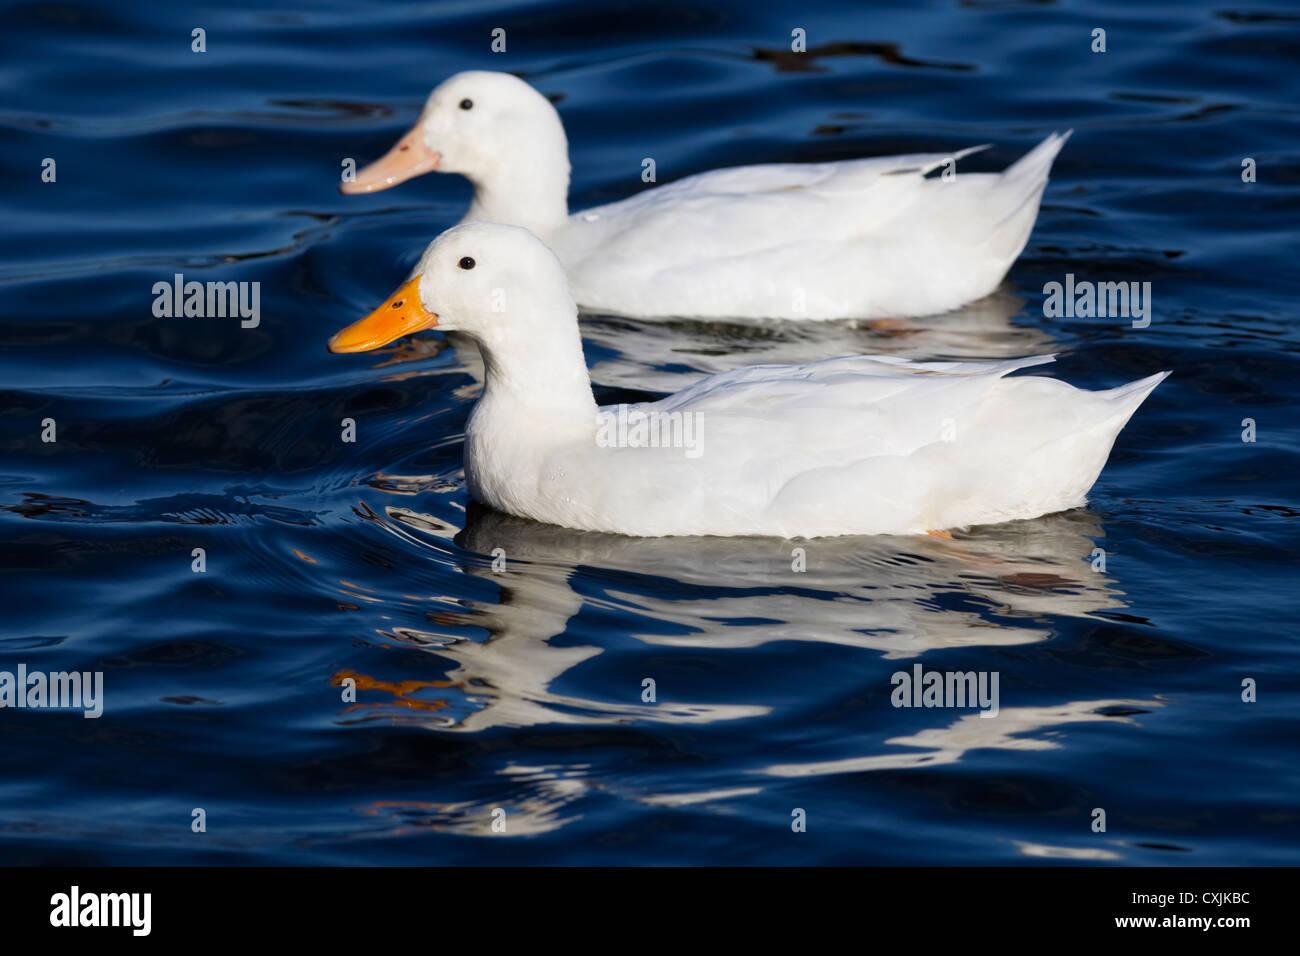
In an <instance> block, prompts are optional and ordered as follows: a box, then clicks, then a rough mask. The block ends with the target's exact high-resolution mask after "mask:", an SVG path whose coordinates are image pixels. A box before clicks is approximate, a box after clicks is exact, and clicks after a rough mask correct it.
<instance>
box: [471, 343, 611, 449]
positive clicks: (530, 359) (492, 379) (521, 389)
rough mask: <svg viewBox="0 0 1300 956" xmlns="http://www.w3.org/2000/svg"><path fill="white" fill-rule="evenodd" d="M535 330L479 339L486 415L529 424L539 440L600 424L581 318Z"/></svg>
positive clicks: (583, 431) (577, 433)
mask: <svg viewBox="0 0 1300 956" xmlns="http://www.w3.org/2000/svg"><path fill="white" fill-rule="evenodd" d="M531 328H532V329H533V330H535V334H531V335H528V336H526V337H520V338H514V339H512V340H510V341H507V342H500V343H489V342H480V345H479V348H480V351H481V352H482V354H483V371H484V382H483V397H482V399H481V400H480V404H481V408H482V411H483V413H484V414H488V415H492V416H496V415H503V416H506V417H507V419H508V420H510V421H511V422H512V423H515V424H519V423H529V424H530V425H531V426H533V427H535V428H536V429H537V432H536V436H535V437H536V438H538V439H539V440H552V439H554V438H556V437H576V436H580V435H584V434H586V433H588V432H591V431H593V430H594V429H595V427H596V399H595V398H594V397H593V396H592V394H591V378H590V376H589V375H588V374H587V364H586V361H585V360H584V358H583V354H582V337H581V335H580V334H579V332H578V323H577V321H576V320H575V321H572V322H571V323H569V324H568V326H567V327H566V328H564V329H545V328H542V327H540V326H531Z"/></svg>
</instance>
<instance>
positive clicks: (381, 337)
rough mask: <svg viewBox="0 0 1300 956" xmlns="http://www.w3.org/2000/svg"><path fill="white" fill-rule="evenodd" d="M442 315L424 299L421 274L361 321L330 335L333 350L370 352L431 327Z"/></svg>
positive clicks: (330, 346) (331, 349)
mask: <svg viewBox="0 0 1300 956" xmlns="http://www.w3.org/2000/svg"><path fill="white" fill-rule="evenodd" d="M437 324H438V316H437V315H435V314H434V313H432V312H430V311H429V310H428V309H426V308H425V307H424V305H423V304H422V303H421V302H420V277H419V276H418V275H417V276H415V277H414V278H412V279H410V280H409V281H408V282H406V283H404V284H403V285H402V287H401V288H400V289H398V290H397V291H396V292H394V293H393V294H392V295H390V296H389V297H388V301H387V302H385V303H384V304H383V305H381V306H380V307H379V308H377V309H375V311H373V312H371V313H370V314H369V315H368V316H366V317H365V318H364V319H362V320H361V321H360V322H354V323H352V324H351V325H349V326H348V327H347V328H346V329H344V330H343V331H341V332H339V333H338V334H336V335H335V336H334V337H333V338H332V339H330V344H329V349H330V351H331V352H369V351H370V350H371V349H377V348H379V347H380V346H381V345H387V344H388V343H389V342H392V341H394V340H395V339H400V338H401V337H402V336H403V335H410V334H411V333H412V332H419V331H420V330H421V329H431V328H433V327H434V326H436V325H437Z"/></svg>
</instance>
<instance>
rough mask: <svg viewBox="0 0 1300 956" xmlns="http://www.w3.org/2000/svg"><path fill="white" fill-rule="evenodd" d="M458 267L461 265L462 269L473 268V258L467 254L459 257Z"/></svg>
mask: <svg viewBox="0 0 1300 956" xmlns="http://www.w3.org/2000/svg"><path fill="white" fill-rule="evenodd" d="M460 267H461V268H462V269H473V268H474V260H473V259H471V258H470V257H469V256H466V257H465V258H464V259H461V260H460Z"/></svg>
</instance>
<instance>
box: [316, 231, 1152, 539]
mask: <svg viewBox="0 0 1300 956" xmlns="http://www.w3.org/2000/svg"><path fill="white" fill-rule="evenodd" d="M433 327H436V328H440V329H450V330H457V331H460V332H464V333H466V334H468V335H469V336H470V337H472V338H474V339H475V340H476V341H477V343H478V345H479V348H480V350H481V352H482V353H483V360H484V368H485V372H486V381H485V383H484V388H483V395H482V397H481V398H480V399H479V401H478V402H477V404H476V405H475V407H474V410H473V411H472V413H471V414H470V418H469V423H468V425H467V427H466V435H465V476H466V479H467V484H468V487H469V491H470V494H471V495H472V496H473V497H474V498H476V499H478V500H479V501H481V502H483V503H485V504H487V505H490V506H491V507H494V508H497V509H498V510H501V511H505V512H509V513H511V514H516V515H521V516H523V517H526V518H533V519H535V520H538V521H544V522H548V523H550V524H558V525H565V526H567V527H570V528H579V529H585V530H591V531H608V532H615V533H622V534H629V535H649V536H658V535H688V534H690V535H706V534H715V535H778V536H784V537H816V536H823V535H841V534H873V533H882V534H883V533H896V534H906V533H913V532H921V531H931V530H936V529H946V528H953V527H958V526H965V525H972V524H981V523H985V522H994V521H1006V520H1010V519H1014V518H1032V517H1035V516H1037V515H1041V514H1045V513H1047V512H1053V511H1061V510H1064V509H1067V508H1074V507H1077V506H1079V505H1082V504H1084V501H1085V499H1084V495H1085V494H1086V492H1087V491H1088V489H1089V487H1090V486H1091V485H1092V483H1093V482H1094V481H1095V480H1096V478H1097V475H1098V474H1099V473H1100V471H1101V468H1102V466H1103V465H1104V464H1105V463H1106V458H1107V455H1108V454H1109V453H1110V448H1111V445H1112V443H1113V442H1114V440H1115V436H1116V435H1117V434H1118V433H1119V430H1120V429H1121V428H1122V427H1123V426H1124V423H1125V422H1127V421H1128V419H1129V416H1130V415H1132V414H1133V412H1134V410H1135V409H1136V408H1137V407H1138V405H1140V404H1141V403H1142V400H1143V399H1144V398H1146V396H1147V395H1148V394H1150V392H1151V390H1152V389H1153V388H1155V386H1156V385H1157V384H1158V383H1159V382H1160V381H1161V380H1162V379H1163V378H1164V377H1165V374H1167V373H1161V374H1158V375H1152V376H1150V377H1148V378H1145V379H1142V380H1141V381H1138V382H1132V383H1130V384H1128V385H1125V386H1122V387H1120V388H1115V389H1110V390H1108V391H1099V392H1089V391H1084V390H1081V389H1077V388H1074V387H1072V386H1070V385H1067V384H1065V383H1064V382H1059V381H1056V380H1054V379H1049V378H1041V377H1028V378H1009V379H1008V378H1003V376H1004V375H1006V374H1007V373H1008V372H1011V371H1013V370H1015V369H1018V368H1024V367H1026V366H1030V365H1037V364H1040V363H1042V362H1047V361H1050V360H1051V356H1040V357H1036V358H1025V359H1013V360H1007V361H999V362H909V361H907V360H906V359H900V358H892V357H878V358H871V357H867V356H850V357H847V358H838V359H828V360H826V361H822V362H815V363H813V364H810V365H793V366H781V365H759V366H754V367H751V368H745V369H737V370H734V371H730V372H723V373H721V374H718V375H712V376H709V377H707V378H705V379H703V380H701V381H700V382H698V383H696V384H695V385H692V386H691V387H689V388H687V389H684V390H683V391H680V392H678V393H676V394H674V395H671V396H669V397H668V398H665V399H662V400H661V401H658V402H646V403H641V404H638V405H632V406H623V409H624V410H625V413H626V414H625V421H627V422H629V423H630V424H631V423H634V422H635V421H642V422H654V423H655V424H656V425H657V426H659V427H658V428H656V429H655V430H654V432H653V434H655V435H657V436H659V437H660V439H661V441H662V440H663V439H664V438H667V439H668V441H667V442H666V444H668V445H673V444H674V439H675V440H676V441H675V444H676V447H647V446H646V444H645V442H648V441H650V440H651V438H650V435H651V432H649V431H642V432H640V433H638V432H637V431H636V429H635V425H632V427H630V428H629V429H627V430H626V431H622V432H615V431H614V430H613V429H612V428H611V426H610V421H611V418H610V416H611V415H612V416H614V419H615V420H617V416H618V414H619V409H618V408H613V407H607V408H605V409H597V407H596V403H595V401H594V399H593V398H592V392H591V382H590V379H589V378H588V375H587V368H586V365H585V364H584V361H583V353H582V340H581V338H580V336H579V334H578V323H577V309H576V307H575V305H574V302H573V298H572V296H571V295H570V293H569V289H568V286H567V284H566V282H565V277H564V270H563V268H562V266H561V265H560V263H559V261H558V260H557V259H556V257H555V256H554V255H553V254H552V253H551V252H550V250H548V249H547V248H546V246H545V245H544V244H543V243H542V242H541V241H540V240H538V239H537V237H536V236H534V235H532V234H531V233H529V232H528V231H527V230H526V229H521V228H518V227H513V226H503V225H498V224H492V223H467V224H463V225H460V226H456V227H455V228H453V229H450V230H449V231H447V232H446V233H444V234H443V235H442V236H440V237H439V238H438V239H437V240H435V241H434V242H433V243H432V244H431V245H430V246H429V248H428V249H427V250H426V251H425V253H424V256H423V257H422V258H421V260H420V263H419V266H418V269H417V274H416V275H415V277H414V278H412V279H410V280H409V281H408V282H407V283H406V284H405V285H403V286H402V287H401V288H399V289H398V290H397V292H395V293H394V294H393V296H392V297H391V298H390V299H389V300H388V301H387V302H386V303H384V304H383V305H382V306H380V307H379V308H378V309H377V310H375V311H374V312H373V313H371V314H370V315H369V316H368V317H366V318H365V319H362V320H361V321H360V322H357V323H356V324H354V325H352V326H349V327H348V328H346V329H344V330H343V331H341V332H339V333H338V334H337V335H335V336H334V337H333V338H332V339H331V340H330V350H331V351H334V352H361V351H367V350H369V349H374V348H378V347H379V346H381V345H385V344H387V343H388V342H391V341H393V340H394V339H396V338H398V337H400V336H403V335H406V334H409V333H411V332H415V331H418V330H420V329H425V328H433ZM651 413H653V414H651ZM638 414H639V416H641V417H639V418H638V417H637V416H638ZM674 423H675V426H676V430H675V431H672V430H671V429H673V427H674ZM665 425H666V427H667V428H668V429H669V431H667V432H665V431H663V430H661V429H662V428H663V427H664V426H665Z"/></svg>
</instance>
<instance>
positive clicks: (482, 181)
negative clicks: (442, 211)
mask: <svg viewBox="0 0 1300 956" xmlns="http://www.w3.org/2000/svg"><path fill="white" fill-rule="evenodd" d="M1068 135H1069V134H1068V133H1067V134H1065V135H1063V136H1062V135H1056V134H1053V135H1051V136H1049V137H1048V138H1047V139H1045V140H1044V141H1043V142H1042V143H1040V144H1039V145H1038V146H1037V147H1035V148H1034V149H1033V150H1031V151H1030V152H1029V153H1027V154H1026V155H1025V156H1023V157H1022V158H1021V159H1020V160H1019V161H1017V162H1016V163H1014V164H1012V165H1011V166H1010V167H1008V168H1007V169H1006V170H1004V171H1003V172H1001V173H968V172H963V171H960V170H959V169H958V168H957V163H958V161H959V160H961V159H963V158H964V157H965V156H967V155H969V154H971V153H973V152H976V151H977V150H979V149H983V148H984V147H974V148H972V149H966V150H961V151H959V152H957V153H925V154H915V155H904V156H887V157H880V158H870V159H857V160H846V161H839V162H828V163H783V164H770V165H758V166H741V167H735V168H731V169H718V170H712V171H709V172H705V173H700V174H697V175H694V176H689V177H686V178H684V179H681V180H678V181H676V182H673V183H669V184H666V185H662V186H649V187H647V188H646V189H644V190H642V191H641V192H639V193H637V194H636V195H634V196H631V197H629V198H627V199H623V200H620V201H618V202H614V203H609V204H607V205H603V206H597V207H595V208H592V209H587V210H584V211H582V212H579V213H576V214H574V215H569V214H568V187H569V174H570V169H569V160H568V140H567V138H566V136H565V133H564V127H563V124H562V123H561V121H560V117H559V114H558V113H557V112H556V111H555V108H554V107H553V106H552V105H551V104H550V102H549V101H547V100H546V98H545V97H543V96H542V95H541V94H539V93H538V92H537V91H536V90H534V89H533V88H532V87H531V86H529V85H528V84H527V83H525V82H524V81H523V80H520V79H518V78H517V77H514V76H510V75H508V74H503V73H492V72H484V71H471V72H467V73H459V74H457V75H455V76H453V77H451V78H449V79H448V80H446V81H445V82H444V83H442V84H441V85H440V86H438V88H437V89H435V90H434V91H433V93H432V94H430V96H429V99H428V102H427V103H426V105H425V108H424V111H423V113H422V114H421V118H420V121H419V122H418V123H417V124H416V126H415V128H414V129H412V130H411V131H410V132H409V133H408V134H407V135H406V136H404V137H403V138H402V139H401V140H399V142H398V144H397V145H396V146H395V147H394V148H393V149H392V150H391V151H390V152H389V153H388V155H386V156H385V157H383V158H382V159H380V160H378V161H377V162H375V163H373V164H371V165H370V166H368V167H366V168H365V169H363V170H361V172H359V173H358V174H357V178H356V180H355V181H354V182H352V183H349V184H345V186H344V187H343V188H344V191H345V192H370V191H374V190H377V189H385V188H388V187H389V186H392V185H395V184H397V183H399V182H402V181H403V180H404V179H407V178H410V177H411V176H415V175H420V174H422V173H425V172H430V171H435V170H436V171H439V172H457V173H461V174H462V175H464V176H466V177H467V178H469V179H470V181H471V182H472V183H473V184H474V188H475V192H474V198H473V201H472V202H471V204H470V208H469V212H468V214H467V215H466V216H465V218H464V219H463V220H462V222H471V221H482V222H498V223H504V224H510V225H518V226H523V227H525V228H527V229H529V230H531V231H532V232H533V233H535V234H536V235H537V236H538V237H540V238H541V239H542V240H543V241H545V242H546V243H547V244H548V245H550V246H551V247H552V249H553V250H554V251H555V253H556V255H557V256H558V257H559V259H560V261H561V262H562V263H563V264H564V267H565V269H566V271H567V273H568V277H569V281H570V283H571V286H572V289H573V294H574V298H575V300H576V302H577V304H578V306H579V307H580V308H581V309H583V310H584V311H587V312H599V313H606V314H613V315H619V316H626V317H631V318H641V319H656V318H668V317H675V318H694V319H713V320H717V319H745V318H776V319H793V320H817V319H836V318H868V319H870V318H881V317H909V316H918V315H930V314H935V313H939V312H944V311H947V310H950V309H954V308H956V307H958V306H961V305H963V304H965V303H967V302H970V301H972V300H975V299H978V298H981V297H983V296H985V295H987V294H989V293H990V292H992V291H993V290H994V289H995V288H996V287H997V286H998V284H999V283H1000V282H1001V281H1002V279H1003V277H1004V276H1005V275H1006V273H1007V270H1008V269H1009V268H1010V267H1011V264H1012V263H1013V262H1014V261H1015V259H1016V257H1017V256H1019V254H1020V252H1021V250H1023V249H1024V246H1025V243H1026V242H1027V241H1028V238H1029V234H1030V232H1031V231H1032V229H1033V225H1034V221H1035V220H1036V218H1037V216H1038V205H1039V201H1040V199H1041V196H1042V192H1043V188H1044V186H1045V185H1046V183H1047V178H1048V173H1049V172H1050V170H1051V166H1052V161H1053V160H1054V159H1055V157H1056V155H1057V153H1058V152H1059V151H1060V149H1061V147H1062V145H1063V144H1064V143H1065V139H1066V137H1067V136H1068ZM933 173H938V175H927V174H933Z"/></svg>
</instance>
